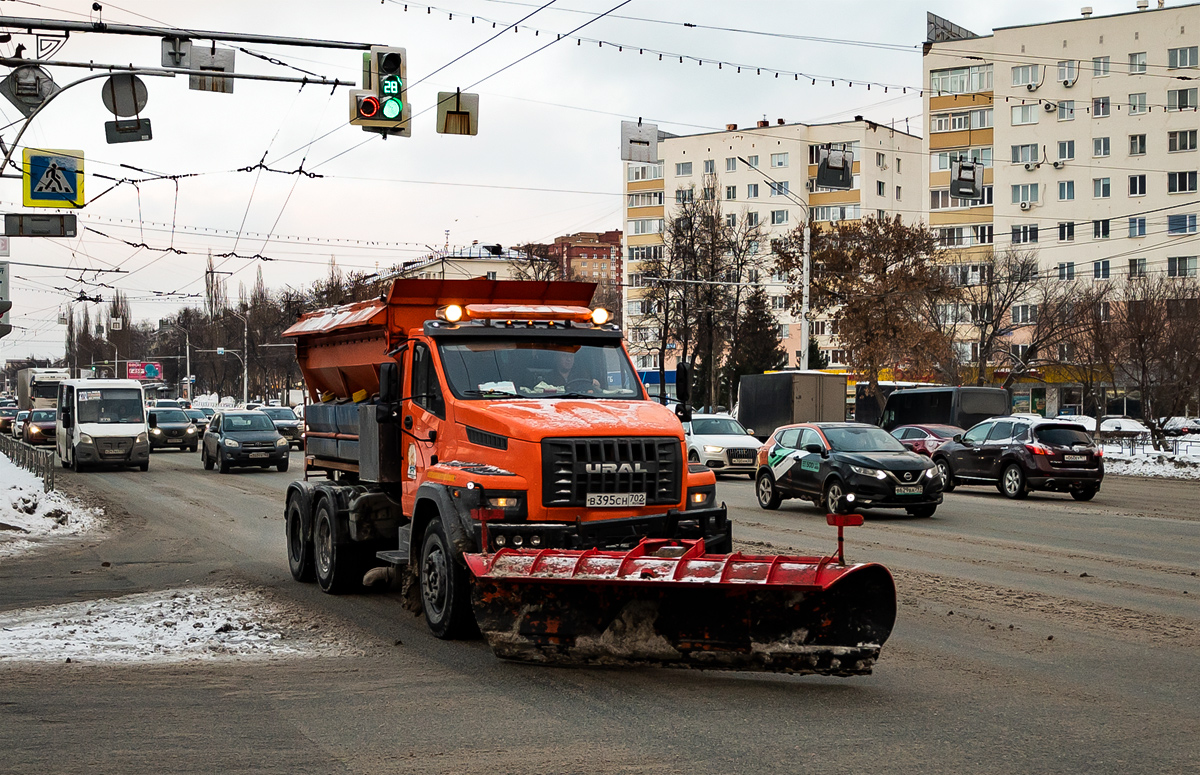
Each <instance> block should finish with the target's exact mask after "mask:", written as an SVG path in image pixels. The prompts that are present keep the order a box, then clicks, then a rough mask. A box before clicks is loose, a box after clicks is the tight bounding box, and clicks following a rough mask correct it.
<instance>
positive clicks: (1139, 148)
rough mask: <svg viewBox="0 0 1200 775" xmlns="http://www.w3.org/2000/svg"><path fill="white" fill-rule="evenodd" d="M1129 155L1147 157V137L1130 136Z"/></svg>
mask: <svg viewBox="0 0 1200 775" xmlns="http://www.w3.org/2000/svg"><path fill="white" fill-rule="evenodd" d="M1129 155H1130V156H1145V155H1146V136H1145V135H1130V136H1129Z"/></svg>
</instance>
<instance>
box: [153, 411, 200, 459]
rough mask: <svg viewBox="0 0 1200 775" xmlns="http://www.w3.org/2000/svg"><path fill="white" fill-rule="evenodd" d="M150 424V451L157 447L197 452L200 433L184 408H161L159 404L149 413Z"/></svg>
mask: <svg viewBox="0 0 1200 775" xmlns="http://www.w3.org/2000/svg"><path fill="white" fill-rule="evenodd" d="M147 414H148V415H149V417H148V418H147V422H148V423H149V425H150V451H151V452H153V451H154V450H156V449H187V450H189V451H191V452H195V451H196V448H197V446H198V445H199V444H200V434H199V433H197V432H196V426H195V425H192V418H190V417H188V416H187V414H185V413H184V411H183V410H182V409H159V408H158V407H157V406H155V407H154V408H152V409H150V411H149V412H148V413H147Z"/></svg>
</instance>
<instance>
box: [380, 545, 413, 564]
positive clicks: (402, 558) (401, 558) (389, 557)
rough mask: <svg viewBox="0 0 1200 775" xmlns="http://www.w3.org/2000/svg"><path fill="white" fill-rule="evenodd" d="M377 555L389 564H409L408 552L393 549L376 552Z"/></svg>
mask: <svg viewBox="0 0 1200 775" xmlns="http://www.w3.org/2000/svg"><path fill="white" fill-rule="evenodd" d="M375 556H376V557H377V558H379V559H381V560H383V561H384V562H386V563H388V564H389V565H408V552H404V551H400V550H397V549H393V550H390V551H386V552H375Z"/></svg>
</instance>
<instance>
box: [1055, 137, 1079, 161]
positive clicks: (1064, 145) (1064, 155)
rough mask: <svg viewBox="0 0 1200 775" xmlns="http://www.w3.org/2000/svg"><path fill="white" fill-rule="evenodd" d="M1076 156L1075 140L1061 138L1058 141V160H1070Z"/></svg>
mask: <svg viewBox="0 0 1200 775" xmlns="http://www.w3.org/2000/svg"><path fill="white" fill-rule="evenodd" d="M1074 158H1075V141H1074V140H1059V141H1058V160H1059V161H1070V160H1071V159H1074Z"/></svg>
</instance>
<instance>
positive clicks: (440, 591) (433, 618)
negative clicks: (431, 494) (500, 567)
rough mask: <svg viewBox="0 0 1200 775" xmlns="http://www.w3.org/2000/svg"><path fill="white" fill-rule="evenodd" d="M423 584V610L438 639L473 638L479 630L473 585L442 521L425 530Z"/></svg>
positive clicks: (422, 564)
mask: <svg viewBox="0 0 1200 775" xmlns="http://www.w3.org/2000/svg"><path fill="white" fill-rule="evenodd" d="M420 581H421V608H422V609H423V610H424V611H425V621H426V622H427V623H428V624H429V630H430V631H431V632H432V633H433V634H434V636H436V637H438V638H442V639H445V640H450V639H454V638H462V637H465V636H468V635H470V634H471V632H472V630H473V629H474V628H475V616H474V613H473V612H472V611H471V582H470V579H469V578H468V577H467V570H466V568H465V567H463V564H462V563H460V562H459V561H458V557H457V556H456V553H455V552H454V551H453V549H451V546H450V541H449V540H447V538H446V529H445V528H444V527H442V523H441V520H439V519H435V520H433V521H432V522H430V523H429V527H427V528H426V529H425V540H424V542H423V543H422V545H421V570H420Z"/></svg>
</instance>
